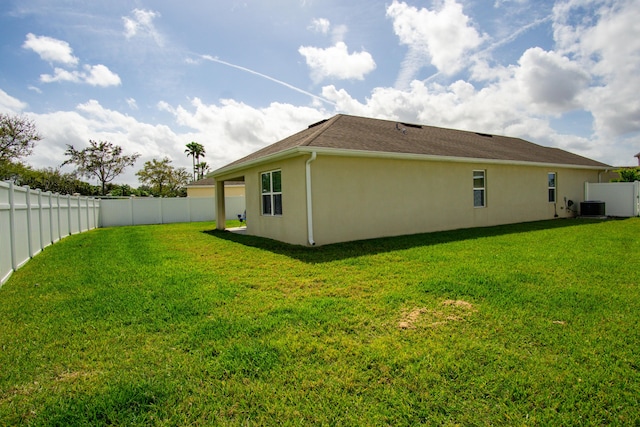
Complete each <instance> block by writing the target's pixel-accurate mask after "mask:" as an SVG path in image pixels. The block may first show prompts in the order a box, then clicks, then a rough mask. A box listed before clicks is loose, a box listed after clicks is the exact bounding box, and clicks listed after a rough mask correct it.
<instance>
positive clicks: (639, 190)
mask: <svg viewBox="0 0 640 427" xmlns="http://www.w3.org/2000/svg"><path fill="white" fill-rule="evenodd" d="M584 198H585V200H592V201H600V202H604V208H605V214H606V215H608V216H620V217H631V216H640V182H639V181H636V182H604V183H589V182H587V183H585V187H584Z"/></svg>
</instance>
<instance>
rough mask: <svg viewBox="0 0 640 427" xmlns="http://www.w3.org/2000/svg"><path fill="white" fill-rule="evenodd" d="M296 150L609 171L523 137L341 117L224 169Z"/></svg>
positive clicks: (598, 163) (255, 153) (594, 163)
mask: <svg viewBox="0 0 640 427" xmlns="http://www.w3.org/2000/svg"><path fill="white" fill-rule="evenodd" d="M295 147H310V148H313V147H317V148H323V149H336V150H358V151H367V152H379V153H393V154H416V155H429V156H443V157H461V158H473V159H490V160H505V161H514V162H534V163H550V164H566V165H576V166H588V167H603V168H607V167H610V166H609V165H606V164H604V163H601V162H598V161H595V160H591V159H588V158H586V157H582V156H579V155H577V154H573V153H570V152H568V151H564V150H561V149H558V148H550V147H543V146H541V145H537V144H534V143H531V142H528V141H525V140H523V139H520V138H511V137H506V136H499V135H488V134H482V133H475V132H468V131H461V130H454V129H446V128H439V127H434V126H420V125H412V124H406V123H398V122H394V121H388V120H379V119H371V118H365V117H357V116H349V115H343V114H339V115H336V116H334V117H332V118H330V119H328V120H324V121H322V122H319V123H316V124H315V125H311V126H309V128H307V129H305V130H303V131H301V132H298V133H296V134H294V135H292V136H290V137H288V138H285V139H283V140H281V141H279V142H276V143H275V144H272V145H269V146H267V147H265V148H263V149H262V150H259V151H256V152H254V153H252V154H250V155H248V156H246V157H244V158H242V159H239V160H237V161H235V162H233V163H230V164H228V165H227V166H225V167H224V169H227V168H229V167H233V166H239V165H241V164H243V163H246V162H251V161H254V160H258V159H260V158H262V157H265V156H269V155H273V154H277V153H280V152H283V151H286V150H289V149H292V148H295Z"/></svg>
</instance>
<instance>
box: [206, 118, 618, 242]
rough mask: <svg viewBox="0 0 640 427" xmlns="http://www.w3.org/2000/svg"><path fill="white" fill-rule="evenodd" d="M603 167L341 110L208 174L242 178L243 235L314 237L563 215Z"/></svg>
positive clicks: (562, 154) (513, 141)
mask: <svg viewBox="0 0 640 427" xmlns="http://www.w3.org/2000/svg"><path fill="white" fill-rule="evenodd" d="M608 169H611V166H609V165H606V164H604V163H600V162H598V161H595V160H591V159H587V158H585V157H581V156H578V155H576V154H572V153H569V152H567V151H564V150H560V149H557V148H549V147H543V146H540V145H537V144H533V143H531V142H527V141H524V140H522V139H519V138H510V137H505V136H498V135H489V134H483V133H474V132H466V131H459V130H452V129H443V128H437V127H432V126H420V125H413V124H406V123H398V122H394V121H387V120H377V119H370V118H363V117H355V116H348V115H342V114H340V115H337V116H334V117H332V118H330V119H328V120H324V121H322V122H319V123H316V124H313V125H311V126H309V128H308V129H305V130H303V131H301V132H299V133H297V134H295V135H292V136H290V137H288V138H285V139H283V140H281V141H279V142H276V143H275V144H273V145H270V146H268V147H265V148H264V149H262V150H259V151H257V152H255V153H253V154H250V155H249V156H246V157H244V158H242V159H240V160H237V161H235V162H233V163H230V164H228V165H227V166H224V167H222V168H220V169H218V170H216V171H214V172H213V173H212V174H211V176H212V177H213V178H214V179H215V181H216V185H217V186H218V187H219V188H223V187H222V185H221V184H222V183H224V182H225V181H244V183H245V189H246V209H247V212H246V215H247V234H249V235H256V236H263V237H267V238H271V239H276V240H280V241H283V242H288V243H291V244H298V245H309V246H312V245H325V244H330V243H336V242H344V241H352V240H361V239H370V238H376V237H384V236H396V235H404V234H415V233H424V232H432V231H439V230H448V229H460V228H470V227H484V226H491V225H498V224H507V223H517V222H526V221H536V220H542V219H550V218H563V217H569V216H572V215H575V209H576V208H577V207H578V206H579V205H580V202H581V201H583V194H584V183H585V182H587V181H588V182H599V177H600V175H601V174H603V173H604V172H606V171H607V170H608ZM225 191H226V187H225ZM224 195H225V192H218V193H217V194H216V209H217V212H216V214H217V218H225V217H226V215H225V205H224ZM570 201H571V202H573V203H571V202H570ZM218 228H219V229H224V223H223V222H219V223H218Z"/></svg>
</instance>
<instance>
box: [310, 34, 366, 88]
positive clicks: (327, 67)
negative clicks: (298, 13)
mask: <svg viewBox="0 0 640 427" xmlns="http://www.w3.org/2000/svg"><path fill="white" fill-rule="evenodd" d="M298 52H299V53H300V54H301V55H302V56H304V57H305V60H306V62H307V65H308V66H309V68H310V69H311V78H312V79H313V81H314V82H316V83H318V82H320V81H322V80H325V79H330V78H337V79H344V80H347V79H354V80H363V79H364V76H365V75H366V74H368V73H370V72H371V71H373V70H374V69H375V68H376V63H375V61H374V60H373V57H372V56H371V54H369V53H368V52H366V51H361V52H355V53H352V54H350V53H349V51H348V49H347V45H346V44H345V43H344V42H338V43H336V44H335V45H334V46H332V47H329V48H326V49H322V48H317V47H311V46H301V47H300V48H299V49H298Z"/></svg>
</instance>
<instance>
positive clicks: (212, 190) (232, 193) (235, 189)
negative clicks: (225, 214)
mask: <svg viewBox="0 0 640 427" xmlns="http://www.w3.org/2000/svg"><path fill="white" fill-rule="evenodd" d="M224 194H225V196H226V197H236V196H237V197H242V196H244V185H225V187H224ZM215 196H216V186H215V185H194V186H192V187H187V197H212V198H213V197H215Z"/></svg>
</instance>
